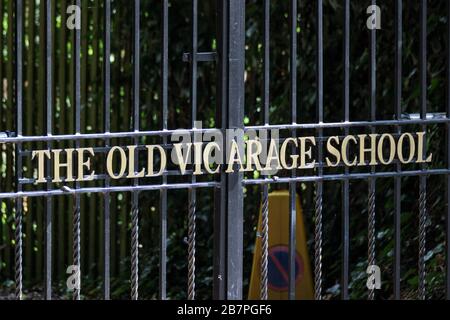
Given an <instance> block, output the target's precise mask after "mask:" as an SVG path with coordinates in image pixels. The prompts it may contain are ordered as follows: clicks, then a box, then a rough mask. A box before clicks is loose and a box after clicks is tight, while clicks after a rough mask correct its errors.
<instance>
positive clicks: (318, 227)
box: [314, 181, 323, 300]
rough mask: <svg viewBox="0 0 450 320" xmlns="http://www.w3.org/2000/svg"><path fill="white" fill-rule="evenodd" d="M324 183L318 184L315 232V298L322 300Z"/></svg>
mask: <svg viewBox="0 0 450 320" xmlns="http://www.w3.org/2000/svg"><path fill="white" fill-rule="evenodd" d="M322 188H323V185H322V182H320V181H319V182H317V183H316V196H315V199H314V201H315V216H314V222H315V230H314V253H315V254H314V298H315V299H316V300H322Z"/></svg>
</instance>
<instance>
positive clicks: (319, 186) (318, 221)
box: [314, 0, 323, 300]
mask: <svg viewBox="0 0 450 320" xmlns="http://www.w3.org/2000/svg"><path fill="white" fill-rule="evenodd" d="M316 72H317V120H318V122H319V123H323V3H322V0H318V1H317V70H316ZM318 136H319V147H318V158H317V159H318V161H319V167H318V170H317V171H318V172H317V173H318V176H319V177H321V176H322V175H323V163H322V157H323V142H322V139H323V129H322V128H319V129H318ZM322 197H323V182H322V181H321V180H319V181H318V182H316V195H315V199H314V202H315V216H314V220H315V230H314V253H315V254H314V285H315V286H314V287H315V290H314V297H315V299H316V300H321V299H322Z"/></svg>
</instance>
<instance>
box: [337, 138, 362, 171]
mask: <svg viewBox="0 0 450 320" xmlns="http://www.w3.org/2000/svg"><path fill="white" fill-rule="evenodd" d="M350 140H351V141H353V142H354V143H355V144H358V140H356V138H355V137H354V136H346V137H345V138H344V140H343V141H342V150H341V156H342V161H343V162H344V164H345V165H346V166H348V167H352V166H355V165H356V162H357V160H356V157H355V158H354V159H353V161H352V162H350V161H348V150H347V147H348V143H349V142H350Z"/></svg>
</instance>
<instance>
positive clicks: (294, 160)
mask: <svg viewBox="0 0 450 320" xmlns="http://www.w3.org/2000/svg"><path fill="white" fill-rule="evenodd" d="M289 142H292V143H293V144H294V145H295V147H296V148H298V143H297V140H296V139H294V138H287V139H286V140H284V142H283V144H282V145H281V150H280V161H281V166H282V167H283V168H284V169H286V170H292V169H295V168H297V166H298V158H299V155H298V154H293V155H291V159H292V165H290V166H289V165H288V164H287V163H286V148H287V146H288V144H289Z"/></svg>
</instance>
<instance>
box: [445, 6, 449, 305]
mask: <svg viewBox="0 0 450 320" xmlns="http://www.w3.org/2000/svg"><path fill="white" fill-rule="evenodd" d="M446 111H447V118H450V1H448V2H447V110H446ZM445 127H446V131H447V132H446V133H447V137H446V139H447V141H446V147H447V150H446V153H447V154H446V156H447V169H450V124H449V123H448V122H447V123H446V125H445ZM446 180H447V190H446V192H447V221H446V223H447V225H446V238H447V239H446V286H445V288H446V291H445V292H446V299H447V300H450V175H448V174H447V177H446Z"/></svg>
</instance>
